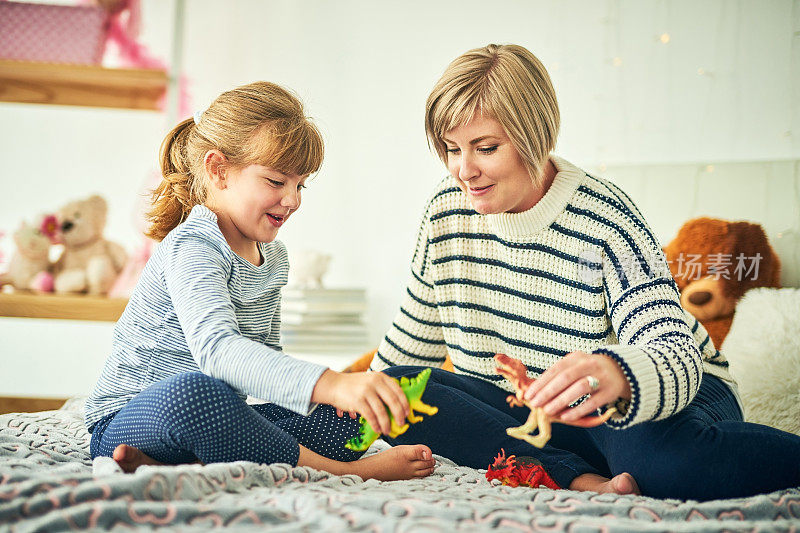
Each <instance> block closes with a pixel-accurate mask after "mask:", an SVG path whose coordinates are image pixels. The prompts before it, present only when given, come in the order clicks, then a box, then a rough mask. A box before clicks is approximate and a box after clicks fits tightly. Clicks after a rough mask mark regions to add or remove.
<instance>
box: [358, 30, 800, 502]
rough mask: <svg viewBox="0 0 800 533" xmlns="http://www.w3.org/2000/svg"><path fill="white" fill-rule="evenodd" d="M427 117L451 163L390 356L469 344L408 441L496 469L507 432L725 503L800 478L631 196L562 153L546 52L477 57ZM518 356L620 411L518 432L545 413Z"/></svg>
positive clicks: (411, 359)
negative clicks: (430, 413) (513, 396)
mask: <svg viewBox="0 0 800 533" xmlns="http://www.w3.org/2000/svg"><path fill="white" fill-rule="evenodd" d="M425 124H426V131H427V135H428V139H429V142H430V143H432V144H433V146H434V147H435V148H436V151H437V153H438V154H439V156H440V158H441V159H442V161H443V162H444V163H445V164H446V166H447V168H448V170H449V172H450V177H448V178H446V179H445V180H443V181H442V182H441V183H440V184H439V185H438V186H437V188H436V191H435V193H434V194H433V196H432V198H431V200H430V201H429V203H428V206H427V209H426V212H425V216H424V218H423V220H422V225H421V228H420V231H419V238H418V241H417V247H416V251H415V253H414V257H413V260H412V265H411V271H412V278H411V280H410V283H409V286H408V290H407V296H406V298H405V300H404V303H403V304H402V306H401V308H400V312H399V313H398V315H397V318H396V320H395V322H394V323H393V325H392V327H391V329H390V330H389V332H388V333H387V335H386V337H385V339H384V341H383V342H382V343H381V345H380V347H379V350H378V353H377V355H376V357H375V358H374V360H373V363H372V369H373V370H383V371H384V372H386V373H387V374H389V375H391V376H394V377H400V376H405V375H413V374H415V373H416V372H418V371H419V366H434V367H437V366H441V364H442V363H443V362H444V359H445V356H446V355H448V354H449V355H450V358H451V359H452V362H453V365H454V367H455V373H450V372H445V371H441V370H438V369H435V370H434V372H433V374H432V376H431V379H430V381H429V385H428V388H427V391H426V395H425V401H426V403H429V404H431V405H435V406H437V407H439V414H438V415H437V416H436V419H435V422H433V421H432V423H430V424H416V425H414V426H412V427H411V429H410V430H409V431H408V432H407V433H405V434H404V435H402V436H400V437H398V438H397V439H393V440H391V442H392V443H396V444H399V443H409V442H422V443H425V444H427V445H428V446H429V447H430V448H431V449H432V450H433V452H434V453H438V454H441V455H444V456H446V457H449V458H450V459H453V460H454V461H456V462H457V463H459V464H463V465H468V466H472V467H476V468H485V467H486V466H487V465H488V464H489V463H490V462H491V460H492V458H493V457H494V456H495V455H496V454H497V452H498V451H499V450H500V449H501V448H504V449H505V451H506V453H508V454H515V455H518V456H533V457H536V458H537V459H539V460H540V461H541V462H542V464H543V466H544V467H545V469H546V470H547V471H548V472H549V474H550V475H551V476H552V477H553V479H555V481H556V482H557V483H558V484H559V485H560V486H562V487H564V488H570V489H575V490H594V491H598V492H615V493H619V494H629V493H636V494H638V493H640V491H641V494H644V495H647V496H655V497H671V498H685V499H688V498H693V499H703V500H706V499H714V498H726V497H737V496H747V495H751V494H755V493H760V492H768V491H772V490H777V489H782V488H786V487H790V486H798V485H800V459H798V457H800V437H798V436H795V435H791V434H788V433H783V432H780V431H778V430H775V429H772V428H767V427H765V426H758V425H754V424H747V423H744V422H743V421H742V412H741V407H740V403H739V401H738V395H737V393H736V385H735V383H734V381H733V379H732V378H731V376H730V374H729V373H728V370H727V366H728V365H727V362H726V361H725V359H724V357H723V356H722V355H721V354H720V353H719V352H718V351H717V350H716V349H715V348H714V346H713V344H712V343H711V341H710V339H709V337H708V335H707V334H706V332H705V330H704V329H703V327H702V326H701V325H700V324H699V323H698V322H697V320H695V319H694V318H693V317H692V316H691V315H689V314H687V313H686V312H685V311H684V310H683V309H682V308H681V306H680V303H679V293H678V290H677V288H676V286H675V284H674V282H673V280H672V278H671V276H670V274H669V270H668V268H666V263H665V259H664V257H663V255H662V253H661V248H660V245H659V243H658V241H657V239H656V238H655V237H654V236H653V234H652V232H651V231H650V229H649V227H648V225H647V223H646V222H645V220H644V218H643V217H642V214H641V213H640V212H639V211H638V209H637V208H636V206H635V205H634V204H633V202H632V201H631V200H630V198H628V197H627V196H626V195H625V193H624V192H622V191H621V190H620V189H619V188H618V187H616V186H615V185H613V184H612V183H610V182H608V181H605V180H602V179H598V178H594V177H592V176H589V175H587V174H585V173H584V172H583V171H582V170H580V169H579V168H577V167H575V166H574V165H572V164H571V163H569V162H567V161H565V160H563V159H561V158H559V157H556V156H554V155H552V151H553V149H554V147H555V144H556V138H557V135H558V129H559V111H558V105H557V101H556V97H555V92H554V90H553V86H552V84H551V82H550V78H549V76H548V74H547V72H546V71H545V69H544V67H543V66H542V64H541V63H540V62H539V61H538V59H536V57H534V56H533V54H531V53H530V52H529V51H528V50H526V49H525V48H523V47H520V46H514V45H506V46H497V45H489V46H486V47H484V48H479V49H475V50H471V51H469V52H467V53H465V54H463V55H462V56H460V57H459V58H457V59H456V60H455V61H453V63H452V64H451V65H450V66H449V67H448V68H447V70H446V71H445V73H444V74H443V76H442V78H441V79H440V80H439V82H438V83H437V84H436V86H435V87H434V89H433V91H432V92H431V95H430V96H429V98H428V102H427V108H426V122H425ZM498 352H502V353H506V354H509V355H511V356H512V357H516V358H518V359H521V360H522V361H523V362H524V363H525V364H526V365H527V367H528V369H529V371H530V372H531V373H532V375H534V376H536V377H538V378H539V379H537V380H536V383H535V385H534V386H533V387H532V388H531V389H530V390H529V391H528V393H527V398H528V399H531V400H532V401H533V403H534V404H535V405H538V406H543V407H544V409H545V410H546V412H548V413H549V414H551V415H559V416H561V417H562V418H563V419H565V420H578V419H581V418H583V417H586V416H591V415H592V414H594V413H595V412H596V411H597V410H598V409H599V408H604V406H606V405H608V404H614V405H615V406H617V407H618V409H619V411H620V413H619V414H618V415H616V416H615V417H613V418H612V419H611V420H609V421H608V422H607V423H606V424H603V425H601V426H598V427H594V428H591V429H582V428H577V427H572V426H566V425H561V424H557V425H555V426H554V427H553V436H552V439H551V440H550V442H549V444H548V445H547V446H545V447H544V448H543V449H542V450H539V449H537V448H534V447H532V446H531V445H529V444H527V443H525V442H523V441H520V440H517V439H514V438H512V437H509V436H508V435H506V431H505V430H506V428H508V427H511V426H517V425H520V424H521V423H522V422H523V421H524V420H525V419H526V417H527V414H528V410H527V409H525V408H511V407H509V406H508V405H507V404H506V402H505V397H506V396H507V394H508V393H507V391H509V390H511V389H510V384H509V383H508V382H507V381H505V380H504V379H502V378H501V377H500V376H498V375H497V374H496V373H495V364H494V361H493V356H494V355H495V354H496V353H498ZM584 397H586V398H585V401H583V402H582V403H579V404H578V405H576V406H573V404H575V402H577V401H578V400H580V399H582V398H584ZM570 406H572V407H570ZM762 457H763V458H767V459H764V460H761V459H760V458H762ZM609 478H610V479H609Z"/></svg>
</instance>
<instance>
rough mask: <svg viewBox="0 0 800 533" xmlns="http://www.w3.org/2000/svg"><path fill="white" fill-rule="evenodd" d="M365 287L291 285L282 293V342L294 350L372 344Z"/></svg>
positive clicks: (353, 349)
mask: <svg viewBox="0 0 800 533" xmlns="http://www.w3.org/2000/svg"><path fill="white" fill-rule="evenodd" d="M366 310H367V298H366V291H365V290H364V289H358V288H354V289H325V288H292V287H287V288H285V289H283V291H282V296H281V343H282V344H283V349H284V350H286V351H287V352H288V353H291V352H293V351H294V352H361V351H364V350H366V349H367V348H368V347H369V338H368V335H367V327H366V325H365V324H364V322H363V315H364V312H365V311H366Z"/></svg>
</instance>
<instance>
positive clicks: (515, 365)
mask: <svg viewBox="0 0 800 533" xmlns="http://www.w3.org/2000/svg"><path fill="white" fill-rule="evenodd" d="M494 360H495V362H496V363H497V368H496V369H495V370H496V371H497V373H498V374H500V375H501V376H503V377H504V378H506V379H507V380H508V381H510V382H511V384H512V385H513V386H514V390H515V391H516V393H515V394H511V395H509V396H508V397H507V398H506V401H507V402H508V405H510V406H511V407H521V406H523V405H525V406H527V407H528V408H529V409H530V410H531V414H530V415H528V420H526V421H525V423H524V424H522V425H521V426H519V427H515V428H508V429H507V430H506V433H508V434H509V435H510V436H512V437H514V438H516V439H521V440H524V441H525V442H527V443H529V444H533V445H534V446H536V447H537V448H543V447H544V445H545V444H547V441H549V440H550V436H551V430H550V425H551V424H552V423H553V422H558V423H560V424H568V425H570V426H578V427H584V428H588V427H595V426H599V425H600V424H604V423H605V422H606V421H607V420H608V419H609V418H611V415H613V414H614V413H616V412H617V409H616V408H615V407H611V408H609V409H608V410H607V411H606V412H605V413H603V414H602V415H600V416H595V417H584V418H581V419H580V420H573V421H569V422H565V421H564V420H561V419H560V418H558V417H551V416H549V415H547V414H546V413H545V412H544V409H543V408H541V407H531V406H530V405H528V404H527V403H526V402H525V399H524V395H525V391H526V390H528V387H530V386H531V384H533V381H534V380H533V379H532V378H530V377H528V369H527V367H526V366H525V365H524V364H523V363H522V361H520V360H519V359H514V358H512V357H509V356H507V355H506V354H502V353H499V354H497V355H495V356H494ZM537 429H538V430H539V434H538V435H535V436H533V435H531V434H532V433H533V432H534V431H536V430H537Z"/></svg>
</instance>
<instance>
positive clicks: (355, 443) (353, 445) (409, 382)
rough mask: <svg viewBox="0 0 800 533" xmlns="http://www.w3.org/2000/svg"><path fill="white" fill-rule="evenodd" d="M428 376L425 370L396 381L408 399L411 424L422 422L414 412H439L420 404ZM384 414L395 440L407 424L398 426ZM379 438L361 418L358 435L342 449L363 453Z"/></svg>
mask: <svg viewBox="0 0 800 533" xmlns="http://www.w3.org/2000/svg"><path fill="white" fill-rule="evenodd" d="M430 375H431V369H430V368H426V369H425V370H423V371H422V372H420V373H419V374H417V375H416V377H413V378H411V379H408V378H407V377H402V378H400V381H398V383H399V384H400V388H401V389H403V393H404V394H405V395H406V398H408V405H409V406H410V407H411V412H409V413H408V421H409V422H410V423H411V424H416V423H417V422H421V421H422V417H421V416H417V415H415V414H414V410H417V411H419V412H421V413H425V414H426V415H435V414H436V413H438V412H439V409H438V408H436V407H433V406H432V405H427V404H425V403H423V402H422V393H423V392H425V387H426V386H427V385H428V378H429V377H430ZM395 381H397V380H395ZM386 412H387V413H389V420H390V421H391V423H392V426H391V431H389V436H390V437H392V438H395V437H397V436H398V435H402V434H403V433H405V432H406V430H408V424H404V425H402V426H400V425H398V423H397V421H396V420H395V419H394V417H393V416H392V413H391V411H389V409H388V408H387V409H386ZM380 436H381V434H380V433H379V432H377V431H375V430H374V429H373V428H372V426H370V425H369V423H368V422H367V421H366V420H365V419H364V417H363V416H362V417H361V418H360V419H359V426H358V435H356V436H355V437H353V438H351V439H348V440H347V443H346V444H345V445H344V447H345V448H347V449H348V450H354V451H357V452H363V451H364V450H366V449H367V448H369V447H370V446H371V445H372V443H373V442H375V441H376V440H378V437H380Z"/></svg>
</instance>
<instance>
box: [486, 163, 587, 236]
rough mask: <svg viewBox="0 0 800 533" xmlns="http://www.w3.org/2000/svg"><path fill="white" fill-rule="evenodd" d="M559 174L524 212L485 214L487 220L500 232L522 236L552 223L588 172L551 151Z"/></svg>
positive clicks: (501, 234) (504, 234) (500, 234)
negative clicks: (543, 193)
mask: <svg viewBox="0 0 800 533" xmlns="http://www.w3.org/2000/svg"><path fill="white" fill-rule="evenodd" d="M550 160H551V161H552V162H553V165H554V166H555V167H556V176H555V178H553V183H552V184H551V185H550V188H549V189H548V190H547V192H546V193H545V195H544V196H543V197H542V198H541V199H540V200H539V201H538V202H536V204H535V205H534V206H533V207H531V208H530V209H528V210H527V211H523V212H521V213H498V214H491V215H486V221H487V222H488V223H489V226H490V227H491V228H492V229H493V230H494V231H495V233H497V235H499V236H502V237H508V238H520V237H528V236H531V235H534V234H536V233H538V232H539V231H541V230H542V229H543V228H546V227H547V226H549V225H550V224H552V223H553V222H554V221H555V219H556V218H558V216H559V215H560V214H561V213H562V212H563V211H564V209H565V208H566V207H567V204H568V203H569V201H570V199H571V198H572V196H573V195H574V194H575V191H577V190H578V187H580V185H581V182H582V181H583V180H584V177H585V176H586V174H585V173H584V172H583V171H582V170H581V169H579V168H578V167H576V166H575V165H573V164H572V163H570V162H568V161H566V160H565V159H562V158H560V157H558V156H555V155H551V156H550Z"/></svg>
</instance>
